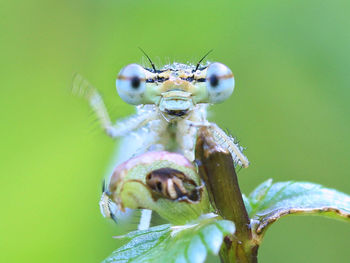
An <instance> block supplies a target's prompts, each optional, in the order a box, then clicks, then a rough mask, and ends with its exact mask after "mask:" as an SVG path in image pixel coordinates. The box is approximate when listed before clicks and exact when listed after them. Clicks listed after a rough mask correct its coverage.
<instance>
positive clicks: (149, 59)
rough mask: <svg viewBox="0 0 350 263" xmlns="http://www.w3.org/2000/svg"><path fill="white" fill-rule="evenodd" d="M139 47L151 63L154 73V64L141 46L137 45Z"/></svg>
mask: <svg viewBox="0 0 350 263" xmlns="http://www.w3.org/2000/svg"><path fill="white" fill-rule="evenodd" d="M139 49H140V50H141V52H142V53H143V54H144V55H145V56H146V58H147V59H148V61H149V63H151V66H152V68H153V70H154V73H156V72H157V70H156V67H155V66H154V64H153V62H152V60H151V59H150V58H149V56H148V55H147V54H146V52H145V51H144V50H143V49H142V48H140V47H139Z"/></svg>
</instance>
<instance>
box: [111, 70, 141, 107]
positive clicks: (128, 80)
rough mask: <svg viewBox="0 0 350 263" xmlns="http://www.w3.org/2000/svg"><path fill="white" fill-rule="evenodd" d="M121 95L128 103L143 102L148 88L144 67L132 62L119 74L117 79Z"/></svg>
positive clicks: (136, 103)
mask: <svg viewBox="0 0 350 263" xmlns="http://www.w3.org/2000/svg"><path fill="white" fill-rule="evenodd" d="M116 86H117V91H118V94H119V96H120V97H121V98H122V99H123V100H124V101H125V102H127V103H129V104H133V105H138V104H142V102H143V96H144V93H145V89H146V75H145V72H144V69H143V67H141V66H140V65H138V64H130V65H127V66H126V67H124V68H123V69H122V70H121V71H120V72H119V74H118V77H117V81H116Z"/></svg>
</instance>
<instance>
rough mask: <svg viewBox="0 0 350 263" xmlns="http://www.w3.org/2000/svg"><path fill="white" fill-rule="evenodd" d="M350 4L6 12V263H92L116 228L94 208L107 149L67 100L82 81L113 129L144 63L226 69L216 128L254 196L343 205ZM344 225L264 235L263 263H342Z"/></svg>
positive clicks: (349, 127) (115, 3) (175, 4)
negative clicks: (335, 200) (311, 191)
mask: <svg viewBox="0 0 350 263" xmlns="http://www.w3.org/2000/svg"><path fill="white" fill-rule="evenodd" d="M349 13H350V2H349V1H346V0H343V1H342V0H332V1H331V0H328V1H316V0H307V1H301V0H296V1H280V0H268V1H224V0H220V1H209V0H201V1H188V0H177V1H164V0H163V1H158V0H157V1H153V0H148V1H120V0H100V1H91V0H90V1H66V0H61V1H57V0H56V1H41V0H38V1H16V0H15V1H2V3H1V9H0V15H1V22H0V26H1V36H0V43H1V44H0V46H1V51H0V52H1V80H2V84H1V96H0V105H1V108H2V109H1V129H0V137H1V152H0V154H1V159H0V160H1V165H0V169H1V177H0V196H1V210H0V211H1V212H0V213H1V214H0V248H1V253H0V261H1V262H24V261H25V262H100V261H101V260H102V259H103V258H105V257H106V256H107V255H108V254H109V253H110V252H112V251H113V250H114V249H115V248H116V246H117V241H116V240H114V239H112V236H113V235H114V234H115V233H117V230H118V229H117V226H115V225H114V224H113V223H111V222H109V221H107V220H105V219H103V218H102V216H101V215H100V212H99V208H98V201H99V196H100V188H101V179H102V176H103V174H104V172H105V170H106V167H107V165H108V163H109V160H110V157H111V154H112V151H113V148H114V142H113V141H112V140H111V139H110V138H108V137H107V136H105V135H104V134H103V132H102V131H101V130H100V129H99V128H98V126H97V125H96V124H92V120H93V119H94V118H93V117H92V116H91V111H90V109H89V107H88V105H87V103H86V102H85V101H83V100H81V99H78V98H76V97H74V96H72V95H71V93H70V83H71V79H72V75H73V73H74V72H79V73H81V74H82V75H83V76H85V77H86V78H87V79H88V80H89V81H90V82H91V83H93V84H94V85H95V86H96V87H97V88H98V89H99V90H100V91H101V93H102V94H103V96H104V99H105V100H106V102H107V104H108V106H109V107H110V108H112V109H113V110H112V112H113V114H112V115H113V117H114V118H121V117H125V116H127V115H129V114H131V113H132V112H133V107H131V106H128V105H126V104H125V103H123V102H122V101H121V99H120V98H119V97H118V95H117V93H116V91H115V85H114V82H115V77H116V74H117V72H119V70H120V69H121V68H122V67H123V66H125V65H127V64H129V63H133V62H141V61H142V54H141V53H140V51H139V50H138V49H137V47H138V46H141V47H142V48H143V49H145V50H146V51H147V52H148V53H149V55H150V56H151V57H152V58H154V60H155V61H156V62H157V64H158V65H159V64H160V62H164V63H167V62H169V61H171V62H172V61H179V62H187V61H191V62H195V61H197V60H198V59H199V58H200V57H201V56H202V55H203V54H204V53H205V52H207V51H208V50H209V49H212V48H213V49H214V52H213V53H212V54H211V55H210V56H209V60H211V61H220V62H222V63H225V64H226V65H228V66H229V67H230V68H231V69H232V71H233V73H234V74H235V77H236V89H235V92H234V94H233V96H232V97H231V98H230V99H229V100H228V101H227V102H225V103H223V104H221V105H217V106H214V107H212V111H211V112H212V115H211V117H210V119H211V120H213V121H215V122H217V123H218V124H219V125H220V126H221V127H223V128H228V129H230V130H231V131H232V132H233V134H234V135H236V136H238V138H239V139H240V142H241V144H242V145H244V146H247V147H248V148H247V150H246V154H247V156H248V157H249V160H250V161H251V167H249V168H248V169H245V170H242V171H241V172H240V173H239V179H240V183H241V186H242V190H243V192H245V193H249V192H250V191H251V190H252V189H253V188H254V187H255V186H256V185H257V184H259V183H260V182H262V181H264V180H266V179H267V178H274V179H275V181H286V180H302V181H313V182H317V183H320V184H323V185H325V186H328V187H331V188H337V189H339V190H341V191H343V192H346V193H350V177H349V175H350V173H349V168H350V164H349V154H350V138H349V135H350V118H349V116H350V106H349V98H350V73H349V69H350V50H349V47H350V31H349V28H350V16H349ZM349 240H350V226H349V225H347V224H345V223H343V222H338V221H332V220H329V219H323V218H318V217H287V218H284V219H282V220H281V221H279V222H278V223H276V224H275V225H273V226H272V227H271V228H270V230H269V231H268V233H267V235H266V239H265V242H264V243H263V245H262V246H261V248H260V251H259V256H260V262H346V261H348V260H349V251H348V246H349Z"/></svg>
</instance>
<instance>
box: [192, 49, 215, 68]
mask: <svg viewBox="0 0 350 263" xmlns="http://www.w3.org/2000/svg"><path fill="white" fill-rule="evenodd" d="M212 51H213V49H211V50H209V51H208V53H207V54H205V55H204V56H203V57H202V58H201V60H199V61H198V63H197V65H196V69H195V70H194V71H197V69H198V68H199V66H200V64H201V62H202V61H203V59H205V58H206V57H207V56H208V55H209V54H210V53H211V52H212Z"/></svg>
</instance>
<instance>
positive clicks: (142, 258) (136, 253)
mask: <svg viewBox="0 0 350 263" xmlns="http://www.w3.org/2000/svg"><path fill="white" fill-rule="evenodd" d="M234 232H235V226H234V223H233V222H231V221H228V220H220V219H219V218H218V217H214V218H213V217H211V218H208V217H206V218H202V219H201V220H199V221H195V222H193V223H191V224H187V225H183V226H171V225H161V226H156V227H151V228H150V229H148V230H141V231H140V230H139V231H134V232H131V233H129V234H127V235H125V236H123V237H122V238H125V239H128V240H129V242H128V243H127V244H125V245H124V246H122V247H120V248H119V249H117V250H116V251H114V252H113V253H112V255H110V256H109V257H108V258H107V259H106V260H105V261H104V263H111V262H113V263H117V262H118V263H119V262H160V263H163V262H176V263H182V262H184V263H187V262H189V263H200V262H204V261H205V259H206V257H207V253H208V252H210V253H212V254H214V255H217V254H218V253H219V250H220V247H221V244H222V242H223V239H224V237H225V236H226V235H229V234H231V235H232V234H233V233H234Z"/></svg>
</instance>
